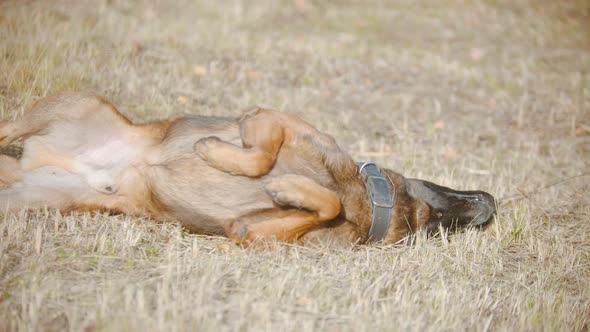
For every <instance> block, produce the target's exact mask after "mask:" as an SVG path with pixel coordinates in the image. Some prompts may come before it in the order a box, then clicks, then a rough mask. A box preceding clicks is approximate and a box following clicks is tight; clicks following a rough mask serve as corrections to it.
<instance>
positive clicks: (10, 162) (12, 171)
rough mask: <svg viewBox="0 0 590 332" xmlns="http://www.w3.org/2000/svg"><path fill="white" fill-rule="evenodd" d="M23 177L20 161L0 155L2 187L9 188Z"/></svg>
mask: <svg viewBox="0 0 590 332" xmlns="http://www.w3.org/2000/svg"><path fill="white" fill-rule="evenodd" d="M22 176H23V170H22V168H21V166H20V162H19V160H18V159H16V158H14V157H10V156H6V155H0V186H9V185H11V184H12V183H13V182H15V181H18V180H20V179H21V178H22Z"/></svg>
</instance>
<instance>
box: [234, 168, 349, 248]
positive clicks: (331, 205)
mask: <svg viewBox="0 0 590 332" xmlns="http://www.w3.org/2000/svg"><path fill="white" fill-rule="evenodd" d="M265 190H266V191H267V192H268V194H269V195H270V196H271V197H272V198H273V200H274V201H275V202H276V203H277V204H279V205H282V206H285V207H287V208H289V207H291V209H280V210H271V211H264V212H262V213H261V215H250V216H244V217H242V218H239V219H238V221H236V222H234V223H233V224H231V225H229V228H228V230H227V233H228V235H229V237H230V238H232V239H234V240H237V241H238V242H240V243H245V244H249V243H251V242H253V241H255V240H256V239H264V240H273V239H274V240H277V241H293V240H296V239H297V238H298V237H300V236H302V235H303V234H305V233H306V232H307V231H309V230H310V229H311V228H312V227H314V226H316V225H319V224H321V223H323V222H325V221H328V220H332V219H334V218H336V217H337V216H338V214H340V199H339V198H338V195H337V194H336V193H335V192H334V191H332V190H329V189H327V188H325V187H322V186H320V185H319V184H317V183H316V182H315V181H313V180H312V179H310V178H307V177H304V176H300V175H294V174H287V175H282V176H278V177H274V178H271V179H270V180H269V181H268V182H267V183H266V184H265ZM293 208H295V209H293Z"/></svg>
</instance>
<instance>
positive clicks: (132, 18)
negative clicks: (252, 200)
mask: <svg viewBox="0 0 590 332" xmlns="http://www.w3.org/2000/svg"><path fill="white" fill-rule="evenodd" d="M61 90H91V91H96V92H98V93H100V94H103V95H105V96H107V97H108V98H110V99H112V100H113V101H114V102H115V103H116V104H117V105H118V106H119V107H120V109H121V110H122V112H124V113H125V114H126V115H128V116H129V117H130V118H132V119H133V120H135V121H148V120H153V119H160V118H165V117H168V116H171V115H175V114H181V113H190V114H205V115H212V114H214V115H236V116H237V115H238V114H240V112H241V111H243V110H246V109H249V108H250V107H252V106H254V105H258V106H264V107H269V108H274V109H280V110H284V111H288V112H293V113H296V114H298V115H300V116H302V117H303V118H305V119H307V120H308V121H310V122H312V123H313V124H315V125H316V126H317V127H318V128H319V129H321V130H323V131H325V132H327V133H330V134H331V135H333V136H334V137H335V138H336V139H337V140H338V142H340V144H341V146H342V147H343V148H345V149H346V150H347V151H349V152H350V153H351V154H352V155H353V156H354V157H355V158H357V159H359V160H364V159H374V160H376V161H378V162H380V163H381V164H382V165H384V166H387V167H389V168H392V169H395V170H397V171H400V172H402V173H404V174H405V175H407V176H409V177H419V178H423V179H428V180H431V181H434V182H438V183H441V184H443V185H447V186H452V187H456V188H459V189H475V188H478V189H482V190H486V191H488V192H490V193H492V194H493V195H494V196H495V197H496V198H497V199H498V209H499V214H498V219H497V222H496V223H495V224H494V225H493V226H491V227H490V228H489V229H488V230H486V231H484V232H478V231H468V232H465V233H462V234H458V235H453V236H443V237H440V238H434V239H425V238H424V237H423V236H421V237H420V238H419V239H418V241H417V244H416V245H415V246H412V247H403V246H402V247H394V246H388V247H379V246H362V247H357V248H343V249H335V248H303V247H297V246H292V245H277V246H276V248H275V249H274V250H269V251H256V250H243V249H241V248H238V247H236V246H234V245H232V244H231V243H230V242H228V241H227V240H225V239H224V238H211V237H205V236H200V235H191V234H187V233H185V232H183V230H182V229H181V228H180V227H179V226H178V225H174V224H163V225H162V224H156V223H154V222H152V221H150V220H144V219H134V218H130V217H125V216H109V215H104V214H75V215H67V216H62V215H60V214H59V213H58V212H56V211H38V212H22V213H20V214H5V215H0V331H3V330H8V331H10V330H27V331H28V330H30V331H37V330H47V331H64V330H74V331H80V330H84V331H127V330H141V331H143V330H145V331H193V330H215V331H226V330H240V331H241V330H278V329H280V331H285V332H286V331H301V330H304V331H308V330H333V331H336V330H338V331H340V330H355V331H363V330H392V331H402V330H415V331H461V330H476V331H487V330H515V331H529V330H531V331H533V330H534V331H588V330H589V329H590V286H589V285H590V195H589V194H588V191H589V190H590V167H589V165H590V3H588V2H587V1H584V0H578V1H576V0H571V1H549V0H547V1H542V0H538V1H534V0H530V1H526V0H522V1H509V0H487V1H472V0H464V1H454V0H453V1H434V0H433V1H414V0H396V1H393V0H392V1H378V0H370V1H310V0H307V1H306V0H294V1H287V0H285V1H278V0H277V1H275V0H272V1H254V0H252V1H250V0H243V1H240V0H235V1H230V0H223V1H205V0H203V1H189V0H186V1H174V2H171V1H170V2H169V1H155V0H154V1H133V2H131V1H116V0H97V1H0V118H4V119H11V118H14V117H18V116H19V114H21V113H22V112H23V110H24V109H25V108H26V107H27V106H29V105H30V104H31V103H32V102H33V101H34V100H36V99H37V98H39V97H42V96H46V95H48V94H51V93H54V92H57V91H61Z"/></svg>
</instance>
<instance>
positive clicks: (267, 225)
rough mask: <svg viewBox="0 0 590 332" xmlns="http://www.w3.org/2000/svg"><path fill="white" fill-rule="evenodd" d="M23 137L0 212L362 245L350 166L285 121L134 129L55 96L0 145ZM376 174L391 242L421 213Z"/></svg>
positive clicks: (360, 210) (361, 208) (316, 136)
mask: <svg viewBox="0 0 590 332" xmlns="http://www.w3.org/2000/svg"><path fill="white" fill-rule="evenodd" d="M21 137H22V138H24V153H23V156H22V158H21V159H20V160H16V159H14V158H11V157H8V156H0V162H1V164H0V184H4V185H5V186H6V188H5V189H3V190H0V209H19V208H23V207H30V208H36V207H41V206H49V207H52V208H57V209H61V210H63V211H71V210H78V211H88V210H107V211H114V212H119V213H125V214H131V215H138V216H148V217H150V218H153V219H156V220H160V221H179V222H180V223H182V224H183V225H184V226H185V227H186V228H188V229H190V230H191V231H195V232H200V233H205V234H226V235H228V236H229V237H231V238H233V239H234V240H235V241H237V242H240V243H246V244H247V243H250V242H252V241H255V240H256V239H259V238H261V239H277V240H281V241H294V240H299V241H300V242H302V243H305V242H307V241H322V242H333V243H340V244H350V243H356V242H363V241H365V240H366V238H367V232H368V230H369V227H370V224H371V217H370V215H371V213H370V206H369V202H368V199H367V192H366V189H365V186H364V183H363V181H362V180H361V178H360V176H359V175H358V174H357V166H356V164H355V163H354V161H353V160H352V159H351V158H350V156H349V155H348V154H346V153H344V152H343V151H342V150H341V149H340V148H339V147H338V145H337V144H336V143H335V142H334V140H333V138H332V137H330V136H328V135H326V134H323V133H320V132H319V131H317V130H316V129H315V128H313V127H312V126H311V125H309V124H308V123H306V122H304V121H302V120H301V119H299V118H297V117H294V116H292V115H290V114H287V113H281V112H275V111H269V110H261V109H259V110H254V111H251V112H247V113H245V114H244V115H243V116H242V117H241V118H240V119H238V120H235V119H230V118H215V117H184V118H178V119H172V120H166V121H160V122H154V123H148V124H142V125H134V124H132V123H131V122H130V121H129V120H128V119H127V118H126V117H125V116H123V115H122V114H121V113H119V112H118V111H117V110H116V108H115V107H114V106H113V105H112V104H111V103H110V102H108V101H107V100H105V99H104V98H102V97H99V96H96V95H94V94H90V93H61V94H58V95H55V96H51V97H47V98H44V99H41V100H39V101H38V102H36V103H35V104H34V105H33V106H32V107H31V108H30V109H29V110H28V111H27V112H26V113H25V115H24V116H23V117H22V118H21V119H19V120H17V121H14V122H6V121H4V122H0V146H7V145H8V144H10V143H12V142H13V141H14V140H16V139H18V138H21ZM195 142H196V143H195ZM384 172H385V174H386V175H387V176H388V178H389V183H390V186H391V190H392V191H393V192H394V193H395V200H396V205H395V208H394V210H393V213H392V225H391V227H390V228H389V232H388V234H387V237H386V239H385V242H387V243H395V242H398V241H400V240H401V239H403V238H404V237H406V236H407V235H408V234H409V232H412V231H414V230H416V229H417V228H418V227H421V226H424V225H425V223H426V222H427V221H428V216H429V213H430V212H429V207H428V205H427V204H425V203H423V202H420V201H418V200H416V199H415V198H413V197H411V196H410V195H408V193H407V190H406V185H407V184H406V181H405V178H403V177H402V176H400V175H399V174H396V173H394V172H392V171H389V170H385V171H384Z"/></svg>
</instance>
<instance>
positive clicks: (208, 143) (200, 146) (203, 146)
mask: <svg viewBox="0 0 590 332" xmlns="http://www.w3.org/2000/svg"><path fill="white" fill-rule="evenodd" d="M220 142H221V139H219V137H217V136H209V137H204V138H201V139H200V140H198V141H197V142H196V143H195V145H193V150H195V152H196V153H197V155H198V156H199V157H201V159H203V160H208V156H209V154H210V153H211V151H212V150H213V149H215V147H216V146H217V145H218V144H219V143H220Z"/></svg>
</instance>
